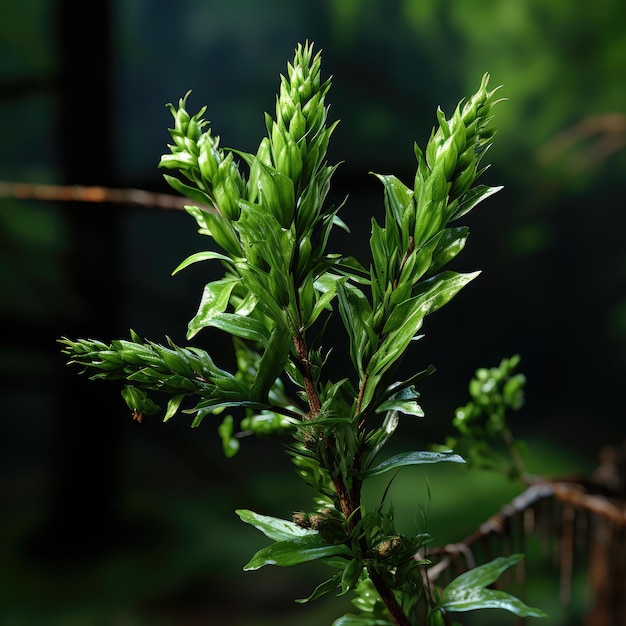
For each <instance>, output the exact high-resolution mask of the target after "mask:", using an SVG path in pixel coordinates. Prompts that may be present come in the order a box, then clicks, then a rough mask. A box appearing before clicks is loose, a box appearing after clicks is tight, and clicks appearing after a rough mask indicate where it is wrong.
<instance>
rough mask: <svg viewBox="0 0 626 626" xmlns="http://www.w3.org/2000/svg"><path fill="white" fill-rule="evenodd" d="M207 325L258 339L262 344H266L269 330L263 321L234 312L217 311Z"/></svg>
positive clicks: (245, 337) (232, 333)
mask: <svg viewBox="0 0 626 626" xmlns="http://www.w3.org/2000/svg"><path fill="white" fill-rule="evenodd" d="M207 326H213V327H215V328H219V329H220V330H223V331H224V332H226V333H229V334H231V335H235V337H241V338H242V339H249V340H250V341H258V342H259V343H262V344H263V345H267V342H268V341H269V338H270V331H269V330H268V329H267V328H266V326H265V324H263V322H260V321H259V320H257V319H254V318H253V317H245V316H243V315H237V314H236V313H218V314H217V315H214V316H213V317H212V318H211V320H210V321H209V323H208V324H207Z"/></svg>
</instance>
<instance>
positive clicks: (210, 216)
mask: <svg viewBox="0 0 626 626" xmlns="http://www.w3.org/2000/svg"><path fill="white" fill-rule="evenodd" d="M195 215H197V214H195ZM196 219H197V217H196ZM202 219H203V220H204V222H205V224H206V227H205V228H201V229H200V232H201V233H202V234H203V235H210V236H211V237H213V239H214V240H215V243H217V245H218V246H220V247H221V248H223V249H224V250H225V251H226V252H227V253H228V254H229V255H230V256H232V257H233V258H241V257H243V252H242V249H241V243H240V241H239V239H238V238H237V233H236V232H235V229H234V228H233V226H232V224H231V223H230V220H228V219H226V218H225V217H224V216H223V215H221V214H219V213H207V212H206V211H203V213H202Z"/></svg>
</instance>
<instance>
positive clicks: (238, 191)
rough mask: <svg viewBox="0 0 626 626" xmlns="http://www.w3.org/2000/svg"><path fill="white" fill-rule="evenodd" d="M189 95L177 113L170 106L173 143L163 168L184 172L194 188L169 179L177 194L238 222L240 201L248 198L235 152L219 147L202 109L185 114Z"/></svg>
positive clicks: (180, 102) (218, 140)
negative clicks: (207, 205)
mask: <svg viewBox="0 0 626 626" xmlns="http://www.w3.org/2000/svg"><path fill="white" fill-rule="evenodd" d="M189 93H190V92H188V93H187V94H186V95H185V97H184V98H181V99H180V100H179V102H178V109H176V108H175V107H174V106H173V105H171V104H168V105H167V106H168V108H169V110H170V112H171V113H172V116H173V117H174V128H170V129H169V132H170V135H171V137H172V139H173V140H174V144H173V145H169V146H168V147H169V148H170V152H171V153H170V154H164V155H163V156H162V157H161V162H160V163H159V166H160V167H163V168H166V169H176V170H179V171H180V172H181V174H183V175H184V176H185V177H186V178H187V179H188V180H189V181H191V182H192V183H193V187H189V186H187V185H185V184H183V183H181V181H179V180H178V179H175V178H173V177H171V176H168V177H166V179H167V180H168V182H169V183H170V184H171V185H172V187H174V188H175V189H176V190H177V191H180V192H181V193H183V194H185V195H187V196H188V197H190V198H192V199H194V200H200V201H204V202H205V203H206V204H209V205H211V204H212V205H214V206H216V207H217V208H218V209H219V211H220V213H221V214H222V215H223V216H224V217H226V218H228V219H229V220H237V219H239V215H240V208H239V200H240V198H241V197H243V196H245V194H246V181H245V180H244V178H243V176H242V175H241V173H240V171H239V166H238V164H237V163H236V162H235V161H234V159H233V154H232V152H226V151H224V150H223V149H221V148H220V147H219V142H220V138H219V137H218V136H215V137H214V136H212V135H211V130H210V129H207V130H204V128H205V127H206V126H208V122H207V121H206V120H204V119H203V118H202V116H203V115H204V113H205V111H206V107H203V108H202V109H200V111H198V113H196V114H195V115H194V116H193V117H191V116H190V115H189V113H188V112H187V110H186V106H187V98H188V96H189Z"/></svg>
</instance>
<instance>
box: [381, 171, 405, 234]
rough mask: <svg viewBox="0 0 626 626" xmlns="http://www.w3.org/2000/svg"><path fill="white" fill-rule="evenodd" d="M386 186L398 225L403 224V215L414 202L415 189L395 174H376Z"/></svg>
mask: <svg viewBox="0 0 626 626" xmlns="http://www.w3.org/2000/svg"><path fill="white" fill-rule="evenodd" d="M374 175H375V176H376V178H378V179H379V180H380V181H381V182H382V183H383V185H384V187H385V195H386V198H387V201H388V203H389V206H390V207H391V210H392V212H393V216H394V217H395V219H396V222H397V223H398V225H401V224H402V216H403V215H404V213H405V212H406V211H407V210H408V209H409V208H412V204H413V190H412V189H409V187H407V186H406V185H405V184H404V183H403V182H401V181H400V180H398V178H396V177H395V176H386V175H382V174H374Z"/></svg>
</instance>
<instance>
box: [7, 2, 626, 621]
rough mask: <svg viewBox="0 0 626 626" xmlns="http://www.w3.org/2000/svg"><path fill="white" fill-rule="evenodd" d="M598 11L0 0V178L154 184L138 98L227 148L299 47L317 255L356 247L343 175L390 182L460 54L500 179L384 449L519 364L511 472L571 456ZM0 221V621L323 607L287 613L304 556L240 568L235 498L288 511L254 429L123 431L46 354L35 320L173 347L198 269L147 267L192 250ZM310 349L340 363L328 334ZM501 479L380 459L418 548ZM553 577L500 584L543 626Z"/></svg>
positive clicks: (576, 463)
mask: <svg viewBox="0 0 626 626" xmlns="http://www.w3.org/2000/svg"><path fill="white" fill-rule="evenodd" d="M624 24H626V4H624V3H621V2H618V1H617V0H596V1H595V2H591V3H590V2H587V1H586V0H551V1H550V2H545V0H466V1H461V0H457V1H453V0H404V1H400V0H378V1H376V0H318V1H312V0H311V1H309V2H301V3H295V2H289V1H287V0H231V1H230V2H217V1H213V0H178V1H177V2H170V1H165V0H152V1H148V0H124V1H122V0H118V1H109V2H107V1H106V0H90V2H79V1H77V0H57V1H56V2H53V1H52V0H21V1H20V2H15V1H14V2H10V1H5V2H4V3H3V4H2V18H1V19H0V115H1V117H0V120H2V122H1V129H2V144H1V146H2V149H1V150H0V180H5V181H22V182H28V183H53V184H86V185H89V184H97V185H108V186H111V187H133V188H140V189H147V190H152V191H162V192H168V189H167V188H166V185H165V184H164V182H163V180H162V178H161V174H160V172H159V171H158V170H157V167H156V165H157V163H158V160H159V157H160V155H161V154H162V153H163V152H164V151H165V150H166V144H167V142H168V140H169V136H168V133H167V127H168V126H169V125H170V122H171V117H170V114H169V112H168V111H167V110H166V108H165V106H164V105H165V103H166V102H176V101H177V100H178V98H180V97H181V96H183V95H184V94H185V92H186V91H187V90H189V89H192V90H193V93H192V95H191V97H190V100H189V102H190V106H191V107H192V109H194V110H195V109H199V108H200V107H201V106H202V105H204V104H207V105H208V112H207V117H208V119H210V120H211V121H212V124H213V129H214V132H215V133H217V134H219V135H220V136H221V137H222V144H223V145H225V146H233V147H237V148H240V149H244V150H249V151H254V150H255V149H256V146H257V145H258V141H259V140H260V138H261V136H262V134H263V133H264V122H263V112H264V111H269V112H273V107H274V94H275V93H276V90H277V87H278V74H279V72H284V71H285V67H286V62H287V61H288V60H290V59H291V57H292V54H293V49H294V48H295V46H296V44H297V43H298V42H303V41H304V40H305V39H309V40H311V41H314V42H315V44H316V47H317V48H321V49H323V55H324V56H323V70H324V73H325V75H326V76H328V75H331V74H332V76H333V88H332V90H331V92H330V96H329V102H330V104H331V111H330V117H331V118H332V119H337V118H339V119H341V124H340V126H339V127H338V129H337V130H336V132H335V134H334V136H333V137H334V142H333V143H332V145H331V150H330V158H331V160H332V161H333V162H337V161H345V162H344V163H343V164H342V165H341V167H340V168H339V170H338V173H337V175H336V178H335V184H334V187H333V191H332V195H333V199H334V200H337V201H341V200H342V199H343V198H344V197H345V196H346V195H349V198H348V202H347V204H346V206H345V208H344V210H343V219H344V220H345V221H346V222H347V223H348V225H349V226H350V227H351V230H352V234H351V236H350V237H346V236H344V235H337V236H336V238H335V240H334V241H333V242H332V243H333V245H335V246H336V247H337V248H340V247H341V248H344V247H347V248H348V251H349V252H351V253H353V254H355V255H356V256H358V257H360V258H361V259H365V258H366V256H365V255H366V254H367V249H368V248H367V241H368V238H369V223H370V216H371V215H377V216H380V215H381V214H382V189H381V187H380V184H379V183H378V182H377V181H376V180H375V179H374V178H373V177H372V176H371V175H370V174H369V172H370V171H375V172H379V173H392V172H393V173H395V174H396V175H398V176H399V177H400V178H401V179H403V180H405V181H408V182H410V181H411V180H412V178H413V173H414V157H413V151H412V144H413V141H415V140H416V141H418V142H419V143H420V145H424V144H425V143H426V141H427V140H428V137H429V134H430V129H431V128H432V126H433V125H434V123H435V121H436V118H435V110H436V107H437V106H438V105H441V107H442V108H443V110H444V111H445V112H446V113H447V115H448V116H449V115H450V114H451V113H452V111H453V110H454V106H455V105H456V103H457V102H458V100H459V99H460V98H461V97H463V96H469V95H471V94H472V93H473V92H474V91H475V89H476V88H477V87H478V84H479V82H480V77H481V76H482V74H483V73H484V72H486V71H488V72H490V74H491V77H492V78H491V84H492V85H494V86H495V85H500V84H502V85H503V88H502V90H501V94H502V96H503V97H505V98H507V99H508V100H507V102H504V103H502V104H499V105H498V106H497V107H496V109H495V114H496V124H497V127H498V134H497V136H496V140H495V144H494V146H493V147H492V149H491V151H490V153H489V158H490V162H491V163H493V166H492V167H491V168H490V169H489V171H488V172H487V173H486V174H485V176H484V178H483V182H485V183H486V184H492V185H500V184H504V185H505V189H504V190H503V191H502V192H500V193H499V194H498V195H497V196H495V197H494V198H492V199H490V200H489V201H488V202H486V203H485V204H484V206H482V205H481V207H480V208H479V209H478V210H477V211H476V214H475V215H471V216H469V217H468V219H467V223H468V224H469V225H470V227H471V229H472V236H471V237H470V239H469V242H468V247H467V249H466V250H465V251H464V253H463V254H462V255H461V256H460V258H459V260H458V265H459V267H460V268H462V269H464V270H467V271H469V270H474V269H483V274H482V275H481V277H480V278H479V279H478V280H477V281H475V282H474V283H473V284H472V285H471V286H470V287H469V288H468V289H467V290H465V291H464V292H463V293H462V294H461V295H460V296H459V297H458V298H457V299H455V301H454V303H452V304H451V305H450V306H449V307H447V308H446V309H444V310H442V311H441V312H439V313H437V315H436V316H433V318H432V320H429V322H428V324H427V326H426V327H425V332H426V335H427V336H426V339H424V340H423V341H422V342H420V345H419V346H418V347H417V348H416V349H415V351H414V353H413V354H412V355H411V359H409V361H410V362H407V367H410V368H422V367H424V366H425V365H426V364H428V363H434V364H435V365H436V366H437V369H438V371H437V373H436V374H435V375H434V376H433V377H431V378H430V379H429V380H427V381H425V382H424V383H423V385H422V389H421V391H422V396H423V403H422V404H423V407H424V409H425V410H426V414H427V417H426V419H425V420H420V421H419V422H417V423H415V424H407V425H406V426H405V427H404V428H403V429H401V432H400V435H401V436H402V438H399V439H398V442H397V445H398V446H399V448H402V449H408V448H411V447H416V448H420V447H425V446H427V445H428V443H430V442H431V441H442V440H443V438H444V437H445V435H446V434H450V432H451V428H450V422H451V419H452V416H453V411H454V408H455V407H457V406H459V405H461V404H464V403H465V402H466V401H467V383H468V381H469V379H470V377H471V375H472V374H473V372H474V370H475V369H476V368H477V367H480V366H491V365H496V364H497V363H498V362H499V361H500V359H501V358H502V357H504V356H510V355H512V354H514V353H516V352H519V353H521V354H522V367H521V368H522V370H523V371H524V372H525V373H526V375H527V377H528V380H529V383H528V389H527V405H526V407H525V409H524V410H523V411H522V413H521V414H520V415H519V416H517V417H516V418H515V419H514V421H513V428H514V430H515V431H516V433H517V434H518V435H520V436H521V437H523V438H525V439H526V440H527V441H528V445H529V456H528V458H529V469H530V470H531V471H534V472H537V473H548V474H551V475H564V474H569V473H582V474H584V473H587V472H589V471H590V469H591V468H593V467H594V465H595V464H596V459H597V454H598V451H599V450H600V448H601V447H602V446H603V445H604V444H606V443H612V444H618V443H620V442H621V441H622V439H623V438H624V426H623V420H624V409H623V387H622V385H623V382H622V381H623V377H624V372H625V371H626V370H625V365H626V363H625V358H626V352H625V348H626V247H625V246H624V243H623V238H624V236H623V233H624V231H625V227H626V214H625V212H624V197H625V196H626V193H625V192H626V176H625V173H626V150H625V149H624V147H625V146H626V84H625V81H626V79H625V77H626V29H625V28H624ZM0 221H1V229H0V264H1V265H0V281H1V283H0V284H1V293H2V300H1V306H0V316H1V317H0V319H1V322H2V323H1V324H0V328H1V329H2V331H1V332H2V342H1V344H0V375H1V384H2V393H1V395H0V408H1V419H0V441H1V442H2V444H3V446H2V454H1V455H0V463H1V464H2V478H1V480H2V503H3V507H2V509H3V513H2V516H1V518H0V533H1V535H0V580H2V584H0V624H2V626H4V625H5V624H6V625H11V626H14V625H15V626H18V625H19V626H22V625H25V626H26V625H28V626H30V625H32V624H44V625H53V624H54V625H62V626H65V625H66V624H67V625H82V624H103V625H115V626H118V625H119V626H135V625H144V624H145V625H152V624H154V625H168V626H169V625H176V626H177V625H179V624H180V625H187V624H189V625H191V624H194V625H195V624H238V625H250V626H252V625H263V624H293V623H299V624H309V623H310V624H321V623H330V621H331V618H333V617H336V616H337V615H339V614H340V613H339V611H340V610H342V608H345V607H346V606H347V601H346V600H345V599H334V598H331V599H329V600H328V601H321V602H319V603H318V604H314V605H311V606H308V605H307V606H305V607H301V606H297V605H294V604H293V603H292V601H293V599H294V598H297V597H306V596H307V595H309V593H310V592H311V590H312V588H313V587H314V586H315V585H316V584H317V583H318V582H319V580H320V579H318V578H315V577H314V576H313V575H312V574H313V572H314V571H315V568H314V567H312V568H309V569H308V570H307V569H306V568H303V569H302V571H297V570H294V571H277V572H269V571H262V572H260V573H246V574H244V573H243V572H242V571H241V568H242V565H243V564H244V563H245V562H246V561H247V560H248V558H249V557H250V555H251V553H252V551H253V550H255V549H257V548H259V547H260V546H261V545H262V544H263V538H262V537H261V536H260V535H258V536H257V535H256V534H255V533H254V531H252V530H250V529H248V528H246V527H244V526H243V525H242V524H240V523H239V520H238V518H236V516H235V515H234V513H233V510H234V509H235V508H237V507H245V508H251V509H254V510H257V511H259V512H262V513H267V514H272V515H276V516H284V517H287V516H289V515H290V513H291V511H292V510H294V509H298V508H304V509H308V508H310V496H311V494H310V493H308V491H307V490H306V489H305V488H304V487H303V486H302V485H301V484H299V483H298V482H297V480H296V478H295V476H294V477H292V476H291V473H290V468H289V462H288V460H287V458H286V457H284V455H282V449H281V445H282V444H281V442H258V441H244V444H245V445H244V446H243V449H242V452H241V453H240V454H239V456H237V457H236V458H235V459H233V460H228V461H227V460H225V459H223V457H222V454H221V450H220V445H219V442H218V440H217V436H216V432H215V428H216V425H214V424H211V423H209V422H208V420H205V422H204V423H203V424H202V426H201V427H200V428H199V429H198V430H195V431H192V430H191V429H190V428H189V424H188V423H185V420H184V418H178V419H177V420H175V421H174V422H172V423H167V424H166V425H163V424H161V423H160V422H159V421H158V420H155V419H152V420H149V419H148V420H144V423H143V424H142V425H141V426H139V425H138V424H137V423H134V422H132V421H131V419H130V416H129V415H128V412H127V409H126V408H125V405H124V404H123V401H122V400H121V398H120V396H119V388H118V387H117V386H116V385H114V384H101V383H90V382H88V381H85V380H83V379H81V378H79V377H78V376H77V375H76V372H75V371H70V370H68V369H67V368H66V366H65V364H64V360H63V358H62V356H61V355H60V353H59V350H58V345H57V344H56V339H57V338H59V337H60V336H62V335H66V336H69V337H76V336H92V337H98V338H102V339H109V338H113V337H122V336H126V335H127V334H128V328H131V327H132V328H133V329H134V330H136V331H137V332H138V333H139V334H140V335H143V336H147V337H149V338H151V339H154V340H157V341H161V340H163V338H164V336H165V335H168V336H170V337H172V338H173V339H174V340H175V341H177V342H180V343H184V342H185V338H184V335H185V328H186V324H187V321H188V320H189V319H190V318H191V317H192V316H193V315H194V313H195V310H196V307H197V304H198V301H199V297H200V294H201V291H202V287H203V285H204V283H205V282H206V281H207V280H208V279H209V278H212V277H213V276H211V275H210V274H207V272H210V271H215V270H211V268H210V266H208V265H199V266H193V267H192V268H189V269H188V270H186V271H185V272H183V273H181V274H179V275H177V276H175V277H174V278H171V277H170V272H171V271H172V269H173V268H174V267H176V265H177V264H178V263H179V262H180V261H181V260H182V259H183V258H185V257H186V256H188V255H189V254H191V253H192V252H195V251H197V250H201V249H204V248H205V247H206V246H207V245H208V242H207V241H205V240H203V239H205V238H202V237H200V236H198V235H197V234H196V228H195V223H194V222H193V220H192V219H191V218H189V217H188V216H186V215H185V214H184V213H182V212H177V211H164V210H159V209H155V208H146V207H137V206H121V207H120V206H112V205H107V204H84V203H78V202H75V203H53V202H42V201H32V200H21V199H16V198H11V197H3V198H0ZM199 341H200V342H201V343H202V345H203V346H204V347H208V348H209V350H210V351H211V353H212V354H215V355H216V356H217V357H219V358H222V357H221V355H222V354H223V353H224V352H225V351H226V350H227V348H228V346H227V345H225V344H224V343H223V342H224V339H223V337H221V336H219V335H218V334H211V333H210V332H207V333H206V334H205V335H204V336H200V338H199ZM332 341H333V343H334V345H335V346H336V349H335V356H334V357H333V358H334V360H333V361H332V363H331V364H330V367H335V368H337V369H340V368H341V367H342V366H343V363H344V362H342V358H345V355H344V356H342V354H341V350H340V347H341V343H340V342H341V341H342V339H341V337H340V336H337V338H336V340H335V338H334V337H333V338H332ZM225 363H228V357H225ZM427 481H428V482H429V483H430V489H431V492H432V499H431V501H430V503H429V498H428V494H427V487H426V484H427ZM381 489H382V487H381V486H380V485H373V486H372V487H371V490H372V497H373V498H374V497H376V494H379V493H380V490H381ZM520 491H521V487H520V486H519V485H515V484H512V483H507V481H505V480H504V479H499V478H497V477H491V476H489V475H486V474H474V475H468V474H466V473H464V471H463V470H462V468H456V467H453V468H450V467H446V468H443V467H442V468H434V469H429V470H428V472H427V473H425V472H424V471H423V470H419V471H418V470H414V471H413V470H406V471H404V472H403V473H401V474H400V476H399V477H398V479H397V480H396V482H395V483H394V487H393V489H392V496H393V498H394V499H395V500H396V501H397V502H398V503H399V505H398V515H399V518H400V521H401V524H402V525H405V527H406V528H407V529H410V528H411V527H413V528H414V527H415V524H417V521H418V520H419V519H420V516H419V507H420V506H423V507H427V508H429V517H428V520H429V530H430V531H431V532H432V533H433V535H434V537H435V543H442V542H445V541H453V540H459V539H461V538H462V537H464V536H465V535H467V534H468V533H469V532H471V531H472V530H473V529H474V528H475V527H476V526H477V525H478V524H479V523H480V522H481V521H483V520H484V519H486V518H487V517H488V516H489V515H491V514H492V513H494V512H495V511H497V510H498V509H499V508H500V507H501V506H502V505H503V504H504V503H506V502H507V501H508V500H509V499H510V498H511V497H512V496H514V495H516V494H517V493H519V492H520ZM288 496H289V497H288ZM285 507H287V508H285ZM532 571H533V570H531V572H532ZM310 574H311V575H312V576H311V577H309V575H310ZM581 575H582V579H581V581H582V582H580V586H579V593H578V594H575V598H576V600H575V601H574V602H572V603H571V604H569V605H567V606H564V605H561V604H560V602H559V600H558V573H557V572H554V571H550V570H549V568H548V569H546V568H543V567H535V570H534V574H532V573H531V577H530V583H529V585H528V588H527V589H526V590H525V591H524V592H523V595H524V598H525V599H526V600H527V601H528V602H529V603H531V604H532V603H534V604H535V605H538V606H541V607H542V608H544V609H545V610H547V611H548V612H549V613H550V614H551V617H550V619H549V620H545V621H544V622H543V623H545V624H547V623H549V624H579V623H581V620H582V618H581V612H582V610H583V608H582V607H583V606H584V603H585V601H586V598H585V596H584V585H585V583H584V572H583V573H582V574H581ZM581 590H582V591H581ZM492 619H494V620H495V621H494V622H492V623H499V624H505V623H514V622H513V621H510V620H509V621H507V620H506V616H503V615H502V614H500V613H498V614H497V615H495V616H493V617H492ZM464 623H465V622H464ZM475 623H482V624H485V623H487V621H486V618H483V617H481V619H480V621H478V622H475Z"/></svg>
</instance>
